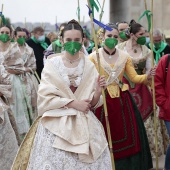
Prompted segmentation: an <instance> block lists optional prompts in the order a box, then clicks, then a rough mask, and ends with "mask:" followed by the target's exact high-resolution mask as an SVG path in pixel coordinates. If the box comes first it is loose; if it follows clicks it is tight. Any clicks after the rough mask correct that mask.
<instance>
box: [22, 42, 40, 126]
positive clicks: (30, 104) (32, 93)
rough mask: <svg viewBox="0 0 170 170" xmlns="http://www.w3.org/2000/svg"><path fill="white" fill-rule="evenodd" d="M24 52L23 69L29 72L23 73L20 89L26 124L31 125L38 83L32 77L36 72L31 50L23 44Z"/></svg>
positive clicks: (34, 113) (35, 112) (33, 118)
mask: <svg viewBox="0 0 170 170" xmlns="http://www.w3.org/2000/svg"><path fill="white" fill-rule="evenodd" d="M24 47H25V51H24V53H23V54H22V59H23V61H24V67H25V68H27V69H29V70H30V71H31V72H25V73H24V74H23V75H22V77H21V82H22V89H23V92H24V98H25V101H26V105H27V110H28V112H27V114H28V115H27V116H26V117H27V122H29V125H32V123H33V121H34V120H35V119H36V118H37V116H38V113H37V91H38V81H37V79H36V78H35V76H34V72H35V70H36V60H35V56H34V52H33V49H32V48H30V47H29V46H28V45H27V44H25V46H24Z"/></svg>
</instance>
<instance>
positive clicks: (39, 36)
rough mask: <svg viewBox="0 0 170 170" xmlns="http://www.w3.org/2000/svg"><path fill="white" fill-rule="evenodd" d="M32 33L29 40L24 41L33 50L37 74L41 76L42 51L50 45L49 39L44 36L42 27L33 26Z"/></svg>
mask: <svg viewBox="0 0 170 170" xmlns="http://www.w3.org/2000/svg"><path fill="white" fill-rule="evenodd" d="M32 33H33V36H32V37H31V38H30V39H29V40H27V41H26V43H27V44H28V45H29V46H30V47H31V48H33V50H34V54H35V58H36V65H37V74H38V76H39V77H40V78H41V72H42V69H43V68H44V62H43V57H44V54H43V52H44V51H45V50H46V49H47V48H48V46H49V45H50V40H49V39H48V38H46V37H45V35H44V29H43V28H42V27H35V28H34V30H33V32H32Z"/></svg>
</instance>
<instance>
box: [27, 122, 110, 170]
mask: <svg viewBox="0 0 170 170" xmlns="http://www.w3.org/2000/svg"><path fill="white" fill-rule="evenodd" d="M54 139H55V135H54V134H52V133H51V132H50V131H49V130H47V129H46V128H44V127H43V126H42V124H41V123H39V126H38V129H37V133H36V136H35V139H34V144H33V147H32V151H31V155H30V159H29V163H28V167H27V170H38V169H41V170H87V169H88V170H112V166H111V159H110V152H109V149H108V148H107V149H106V150H105V151H104V152H103V153H102V155H101V156H100V157H99V158H98V160H97V161H96V162H94V163H90V164H89V163H84V162H81V161H79V159H78V155H77V154H76V153H71V152H66V151H63V150H60V149H56V148H53V147H52V145H53V142H54Z"/></svg>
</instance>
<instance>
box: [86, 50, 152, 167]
mask: <svg viewBox="0 0 170 170" xmlns="http://www.w3.org/2000/svg"><path fill="white" fill-rule="evenodd" d="M117 51H118V53H119V57H118V59H117V61H116V63H115V64H114V65H113V64H112V65H110V64H108V63H107V62H106V61H105V59H104V57H103V53H104V50H103V48H101V49H99V56H100V61H101V71H102V72H103V73H104V75H105V77H106V79H107V90H106V103H107V109H108V118H109V122H110V130H111V138H112V144H113V152H114V158H115V166H116V170H147V169H149V168H152V158H151V154H150V150H149V144H148V140H147V136H146V132H145V128H144V124H143V121H142V118H141V116H140V113H139V111H138V108H137V106H136V104H135V102H134V100H133V98H132V96H131V95H130V93H129V92H128V85H127V84H123V83H122V78H123V75H124V72H126V74H127V75H128V76H129V78H130V79H131V80H132V81H133V82H134V83H147V81H146V75H142V76H139V75H137V73H136V72H135V70H134V68H133V65H132V61H131V59H130V57H129V55H128V54H127V53H124V52H123V51H121V50H119V49H117ZM89 58H90V60H91V61H92V62H93V63H94V64H95V65H96V68H97V69H98V64H97V57H96V53H95V52H94V53H92V54H91V55H90V57H89ZM95 115H96V116H97V118H98V119H99V120H100V121H101V123H102V124H103V126H104V129H105V133H106V134H107V130H106V123H105V117H104V108H103V106H101V107H99V108H97V109H96V111H95Z"/></svg>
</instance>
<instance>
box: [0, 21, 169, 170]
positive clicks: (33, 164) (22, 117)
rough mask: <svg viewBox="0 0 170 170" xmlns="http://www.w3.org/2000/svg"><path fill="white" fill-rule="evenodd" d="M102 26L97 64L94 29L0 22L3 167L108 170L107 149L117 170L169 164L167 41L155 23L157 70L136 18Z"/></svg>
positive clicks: (0, 163) (15, 169)
mask: <svg viewBox="0 0 170 170" xmlns="http://www.w3.org/2000/svg"><path fill="white" fill-rule="evenodd" d="M107 27H109V28H110V29H111V31H109V30H107V29H106V28H100V30H98V32H97V37H98V41H97V42H98V44H97V45H96V47H98V48H99V50H98V52H99V57H100V65H99V63H98V58H97V57H98V56H97V54H96V49H95V42H94V41H93V35H91V34H90V32H89V30H88V29H87V28H86V27H85V26H84V27H82V26H81V25H80V24H79V23H78V22H77V21H76V20H71V21H69V22H68V23H63V24H61V25H60V27H59V32H57V33H56V32H51V33H49V34H47V35H45V30H44V29H43V28H42V27H35V28H34V29H33V30H32V32H31V33H29V32H28V30H27V29H26V28H21V27H17V28H16V29H15V30H12V29H11V28H10V27H9V26H7V25H3V26H1V27H0V61H1V63H0V104H1V107H0V110H1V111H0V150H1V152H0V169H3V170H10V169H11V170H19V169H22V170H43V169H46V170H52V169H53V170H54V169H55V170H61V169H64V170H87V169H89V170H112V161H113V160H111V156H110V153H113V155H114V163H115V169H116V170H149V169H152V168H153V163H152V160H153V159H154V158H156V154H157V155H158V156H159V157H160V156H161V155H164V154H166V157H165V170H170V144H169V138H170V90H169V89H170V80H169V79H170V68H169V67H168V66H169V63H170V55H169V54H170V46H169V45H168V44H167V43H166V42H165V40H164V39H163V34H162V33H161V31H160V30H159V29H154V32H153V53H154V63H155V64H154V66H153V64H152V52H151V50H150V49H151V44H152V43H151V42H150V39H149V36H148V32H147V31H146V29H145V28H144V27H143V26H142V25H141V24H139V23H137V22H135V21H134V20H131V21H130V22H129V23H128V22H125V21H123V22H117V23H108V24H107ZM12 35H14V36H12ZM12 39H13V40H14V41H12ZM100 71H101V73H102V75H99V73H100ZM153 77H154V79H153ZM152 80H154V81H155V87H153V86H152ZM153 88H155V92H156V95H155V97H156V106H157V107H156V113H157V118H156V119H157V134H156V135H157V138H158V143H157V145H158V153H156V152H155V141H154V140H155V129H154V114H153V110H154V105H153V95H152V90H153ZM103 89H104V92H105V96H106V105H107V110H108V120H109V124H110V131H111V140H112V145H113V148H111V149H112V150H111V149H110V148H109V146H108V134H107V124H106V120H105V119H106V118H105V108H104V106H103V97H102V90H103Z"/></svg>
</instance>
